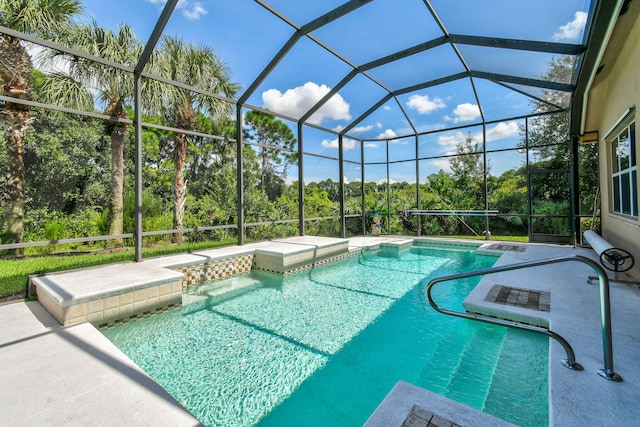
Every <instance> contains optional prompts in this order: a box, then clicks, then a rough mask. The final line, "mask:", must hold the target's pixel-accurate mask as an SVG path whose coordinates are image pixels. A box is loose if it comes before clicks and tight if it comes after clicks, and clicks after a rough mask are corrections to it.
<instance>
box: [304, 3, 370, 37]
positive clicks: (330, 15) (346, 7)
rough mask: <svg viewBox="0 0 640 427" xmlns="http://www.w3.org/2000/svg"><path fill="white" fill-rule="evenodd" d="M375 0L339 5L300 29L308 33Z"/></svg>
mask: <svg viewBox="0 0 640 427" xmlns="http://www.w3.org/2000/svg"><path fill="white" fill-rule="evenodd" d="M372 1H373V0H351V1H348V2H346V3H344V4H343V5H342V6H338V7H336V8H335V9H333V10H332V11H330V12H327V13H325V14H324V15H322V16H320V17H319V18H316V19H314V20H313V21H311V22H309V23H307V24H305V25H303V26H302V27H301V28H300V31H301V32H302V33H303V34H308V33H310V32H312V31H315V30H317V29H318V28H320V27H323V26H325V25H327V24H329V23H331V22H333V21H335V20H336V19H339V18H342V17H343V16H345V15H347V14H349V13H351V12H353V11H354V10H356V9H359V8H361V7H362V6H364V5H366V4H367V3H371V2H372Z"/></svg>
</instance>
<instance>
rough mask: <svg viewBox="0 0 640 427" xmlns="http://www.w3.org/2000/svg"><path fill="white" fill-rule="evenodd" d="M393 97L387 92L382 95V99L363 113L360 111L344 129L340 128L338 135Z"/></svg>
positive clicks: (343, 133) (348, 129)
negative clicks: (358, 115) (359, 114)
mask: <svg viewBox="0 0 640 427" xmlns="http://www.w3.org/2000/svg"><path fill="white" fill-rule="evenodd" d="M392 97H393V94H392V93H388V94H386V95H385V96H384V97H382V99H381V100H380V101H378V102H377V103H376V104H375V105H373V106H372V107H371V108H369V109H368V110H367V111H365V112H364V113H362V115H361V116H360V117H358V118H357V119H355V120H354V121H352V122H351V123H350V124H349V125H348V126H347V127H345V128H344V129H342V131H341V132H340V134H339V135H345V134H346V133H347V132H349V131H350V130H351V129H353V128H354V127H355V126H356V125H357V124H358V123H360V122H361V121H362V120H364V119H365V118H366V117H367V116H369V115H370V114H371V113H373V112H374V111H376V110H377V109H378V108H380V107H381V106H382V105H384V103H385V102H387V101H388V100H390V99H391V98H392Z"/></svg>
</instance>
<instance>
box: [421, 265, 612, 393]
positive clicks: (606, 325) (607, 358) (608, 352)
mask: <svg viewBox="0 0 640 427" xmlns="http://www.w3.org/2000/svg"><path fill="white" fill-rule="evenodd" d="M569 261H578V262H582V263H584V264H587V265H589V266H590V267H591V268H593V269H594V270H595V272H596V273H597V274H598V280H599V282H600V311H601V317H602V344H603V350H604V369H599V370H598V375H600V376H601V377H603V378H606V379H608V380H611V381H616V382H620V381H622V377H621V376H620V375H618V374H616V373H615V372H614V370H613V343H612V338H611V307H610V305H611V304H610V296H609V278H608V277H607V273H606V271H605V270H604V269H603V268H602V267H601V266H600V264H598V263H597V262H596V261H594V260H592V259H590V258H587V257H584V256H581V255H569V256H563V257H556V258H545V259H540V260H535V261H526V262H521V263H516V264H508V265H503V266H500V267H491V268H486V269H482V270H475V271H469V272H466V273H458V274H452V275H448V276H443V277H436V278H435V279H432V280H431V281H429V283H428V284H427V287H426V289H425V292H426V294H427V299H428V300H429V304H431V307H433V308H434V309H435V310H436V311H438V312H440V313H443V314H448V315H451V316H456V317H462V318H464V319H471V320H477V321H480V322H485V323H492V324H496V325H501V326H506V327H510V328H516V329H522V330H526V331H531V332H535V333H538V334H543V335H547V336H549V337H551V338H553V339H555V340H556V341H557V342H558V343H560V344H561V345H562V347H564V350H565V352H566V353H567V358H566V359H563V360H562V365H563V366H565V367H567V368H569V369H573V370H576V371H581V370H583V367H582V365H580V364H579V363H577V362H576V358H575V353H574V352H573V348H571V345H570V344H569V343H568V342H567V340H565V339H564V338H563V337H562V336H560V335H559V334H557V333H555V332H553V331H551V330H549V329H547V328H542V327H539V326H532V325H528V324H525V323H518V322H515V321H511V320H504V319H496V318H492V317H486V316H482V315H478V314H471V313H461V312H458V311H453V310H448V309H445V308H442V307H440V306H439V305H438V304H436V302H435V301H434V300H433V297H432V296H431V290H432V289H433V287H434V285H436V284H437V283H440V282H445V281H449V280H456V279H464V278H467V277H474V276H482V275H485V274H494V273H500V272H504V271H511V270H519V269H523V268H530V267H538V266H543V265H549V264H557V263H560V262H569Z"/></svg>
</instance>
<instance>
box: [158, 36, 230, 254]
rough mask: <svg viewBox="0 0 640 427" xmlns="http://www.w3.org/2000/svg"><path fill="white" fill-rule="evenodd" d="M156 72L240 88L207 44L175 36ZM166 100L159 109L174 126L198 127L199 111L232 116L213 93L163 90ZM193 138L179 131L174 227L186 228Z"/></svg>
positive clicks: (167, 41)
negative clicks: (189, 154) (187, 166)
mask: <svg viewBox="0 0 640 427" xmlns="http://www.w3.org/2000/svg"><path fill="white" fill-rule="evenodd" d="M155 71H156V72H157V73H158V74H159V75H161V76H163V77H166V78H168V79H170V80H173V81H176V82H180V83H184V84H187V85H190V86H193V87H196V88H198V89H200V90H202V91H206V92H210V93H215V94H220V95H223V96H226V97H229V98H231V97H233V96H235V95H236V93H237V92H238V91H239V90H240V86H239V85H238V84H237V83H232V82H231V81H230V79H231V76H230V71H229V69H228V68H227V66H226V65H225V64H224V63H223V62H222V61H221V60H220V59H219V58H218V57H217V56H216V54H215V52H214V51H213V49H211V48H210V47H208V46H204V45H195V44H192V43H187V42H184V41H183V40H182V39H180V38H177V37H172V36H165V37H163V38H162V42H161V45H160V52H159V55H158V61H157V66H156V67H155ZM163 95H164V96H165V98H166V99H165V102H163V103H162V104H161V105H159V106H158V107H159V112H160V113H161V114H162V115H163V116H164V118H165V120H167V122H168V123H169V124H170V125H172V126H173V127H176V128H179V129H185V130H190V131H193V130H196V129H197V128H198V112H202V111H204V112H206V113H208V114H209V115H210V117H211V118H220V117H223V116H227V115H229V113H230V112H231V111H232V105H231V104H230V103H228V102H225V101H222V100H220V99H217V98H213V97H211V96H206V95H202V94H200V93H197V92H191V91H187V90H184V89H180V88H177V87H170V88H166V89H165V90H164V91H163ZM188 145H189V137H188V135H186V134H181V133H176V134H175V136H174V147H173V152H172V160H173V163H174V178H173V189H172V199H173V228H174V229H178V230H179V229H182V228H183V225H184V207H185V201H186V198H185V196H186V188H187V183H186V181H185V179H184V168H185V163H186V160H187V148H188ZM172 240H173V243H181V242H182V233H181V232H178V233H175V234H174V235H173V238H172Z"/></svg>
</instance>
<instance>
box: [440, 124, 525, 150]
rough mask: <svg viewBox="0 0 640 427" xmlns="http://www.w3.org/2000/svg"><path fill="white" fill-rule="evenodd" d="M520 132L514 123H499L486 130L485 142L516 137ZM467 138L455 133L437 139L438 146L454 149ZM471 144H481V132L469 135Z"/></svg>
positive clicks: (460, 133) (461, 133)
mask: <svg viewBox="0 0 640 427" xmlns="http://www.w3.org/2000/svg"><path fill="white" fill-rule="evenodd" d="M519 131H520V130H519V129H518V123H516V122H508V123H505V122H500V123H498V124H497V125H495V126H494V127H492V128H487V142H491V141H498V140H500V139H504V138H509V137H512V136H514V135H517V134H518V132H519ZM467 138H469V134H468V133H463V132H460V131H458V132H455V133H451V134H448V135H442V136H440V137H438V145H441V146H443V147H455V146H456V145H457V144H458V143H459V142H464V141H466V140H467ZM471 138H472V139H473V142H477V143H481V142H482V132H478V133H476V134H474V135H471Z"/></svg>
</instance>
